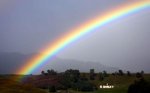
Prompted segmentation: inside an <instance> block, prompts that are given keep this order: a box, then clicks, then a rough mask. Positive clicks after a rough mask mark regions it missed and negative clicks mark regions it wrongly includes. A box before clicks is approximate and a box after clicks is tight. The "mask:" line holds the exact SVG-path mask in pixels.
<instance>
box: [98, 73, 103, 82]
mask: <svg viewBox="0 0 150 93" xmlns="http://www.w3.org/2000/svg"><path fill="white" fill-rule="evenodd" d="M99 80H100V81H103V80H104V75H103V73H101V72H100V73H99Z"/></svg>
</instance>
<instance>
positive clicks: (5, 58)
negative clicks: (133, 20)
mask: <svg viewBox="0 0 150 93" xmlns="http://www.w3.org/2000/svg"><path fill="white" fill-rule="evenodd" d="M32 55H33V54H30V55H23V54H20V53H5V52H1V53H0V74H11V73H15V71H16V70H18V69H19V67H21V66H23V64H25V62H26V60H27V59H29V58H30V57H32ZM47 69H54V70H56V71H58V72H63V71H65V70H67V69H79V70H80V71H81V72H89V70H90V69H95V71H96V72H100V71H103V70H106V71H107V72H114V71H117V70H118V69H117V68H114V67H108V66H105V65H102V64H101V63H100V62H82V61H78V60H70V59H60V58H57V57H55V58H53V59H51V60H48V61H47V62H46V63H45V64H43V66H41V67H40V68H39V69H37V71H36V72H34V73H40V72H41V71H42V70H45V71H46V70H47Z"/></svg>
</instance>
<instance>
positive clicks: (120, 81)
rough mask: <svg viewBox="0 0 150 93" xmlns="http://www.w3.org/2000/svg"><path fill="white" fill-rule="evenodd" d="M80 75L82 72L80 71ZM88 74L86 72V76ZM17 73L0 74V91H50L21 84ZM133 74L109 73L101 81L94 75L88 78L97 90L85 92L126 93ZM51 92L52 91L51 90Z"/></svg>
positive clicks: (71, 91) (149, 79) (62, 92)
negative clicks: (119, 74)
mask: <svg viewBox="0 0 150 93" xmlns="http://www.w3.org/2000/svg"><path fill="white" fill-rule="evenodd" d="M81 76H82V73H81ZM88 76H89V74H86V77H88ZM17 77H18V75H1V76H0V93H51V92H49V91H48V89H41V88H36V87H35V86H32V85H30V84H22V83H20V81H18V80H15V78H17ZM144 78H145V79H146V80H147V81H149V82H150V74H144ZM137 79H138V78H136V76H135V75H132V76H127V75H124V76H114V75H109V76H108V77H106V78H105V79H104V80H103V81H100V80H98V76H97V75H96V77H95V80H89V82H91V83H92V84H94V85H97V86H96V87H97V90H95V91H92V92H86V93H127V90H128V87H129V85H130V84H132V83H134V81H135V80H137ZM106 83H108V84H111V85H114V88H113V89H100V88H99V85H101V84H106ZM57 92H59V93H67V92H68V93H85V92H81V91H75V90H73V89H71V88H69V89H68V90H59V91H57ZM52 93H53V92H52Z"/></svg>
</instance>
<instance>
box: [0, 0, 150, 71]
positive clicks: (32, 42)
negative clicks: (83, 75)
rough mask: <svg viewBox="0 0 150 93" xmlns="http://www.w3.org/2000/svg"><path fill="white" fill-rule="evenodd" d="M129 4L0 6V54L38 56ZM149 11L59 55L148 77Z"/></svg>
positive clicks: (45, 0) (83, 1) (24, 0)
mask: <svg viewBox="0 0 150 93" xmlns="http://www.w3.org/2000/svg"><path fill="white" fill-rule="evenodd" d="M127 2H131V1H130V0H12V1H10V0H1V1H0V51H1V52H19V53H24V54H30V53H37V52H40V51H39V50H40V49H41V48H42V47H44V46H46V45H47V44H49V43H50V42H51V41H52V40H53V39H55V38H56V37H59V36H61V35H62V34H63V33H65V32H67V31H69V29H71V28H75V27H76V26H77V25H78V24H81V23H84V22H85V21H87V20H89V19H92V18H94V17H95V16H97V15H100V14H103V13H104V11H107V10H110V9H112V8H114V7H116V6H119V5H121V4H125V3H127ZM149 15H150V8H149V9H145V10H143V11H140V12H138V13H135V14H133V15H130V16H127V17H124V18H122V19H119V20H116V21H114V22H113V23H110V24H108V25H106V26H104V27H102V28H99V29H96V31H95V32H94V33H91V34H89V35H87V36H84V37H82V38H81V39H80V40H78V41H77V42H74V43H73V44H72V45H71V46H67V48H66V49H64V50H63V51H61V52H60V53H59V54H57V56H58V57H60V58H65V59H76V60H82V61H97V62H101V63H102V64H104V65H109V66H114V67H120V68H123V69H132V70H133V69H145V70H146V71H149V72H150V68H149V66H150V41H149V40H150V16H149Z"/></svg>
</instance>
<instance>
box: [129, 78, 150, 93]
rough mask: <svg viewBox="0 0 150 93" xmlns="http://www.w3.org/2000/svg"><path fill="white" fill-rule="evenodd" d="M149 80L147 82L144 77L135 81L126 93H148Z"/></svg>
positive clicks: (149, 88)
mask: <svg viewBox="0 0 150 93" xmlns="http://www.w3.org/2000/svg"><path fill="white" fill-rule="evenodd" d="M149 91H150V82H147V81H146V80H145V79H144V78H141V79H140V80H139V81H135V82H134V83H133V84H131V85H130V86H129V88H128V93H149Z"/></svg>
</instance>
